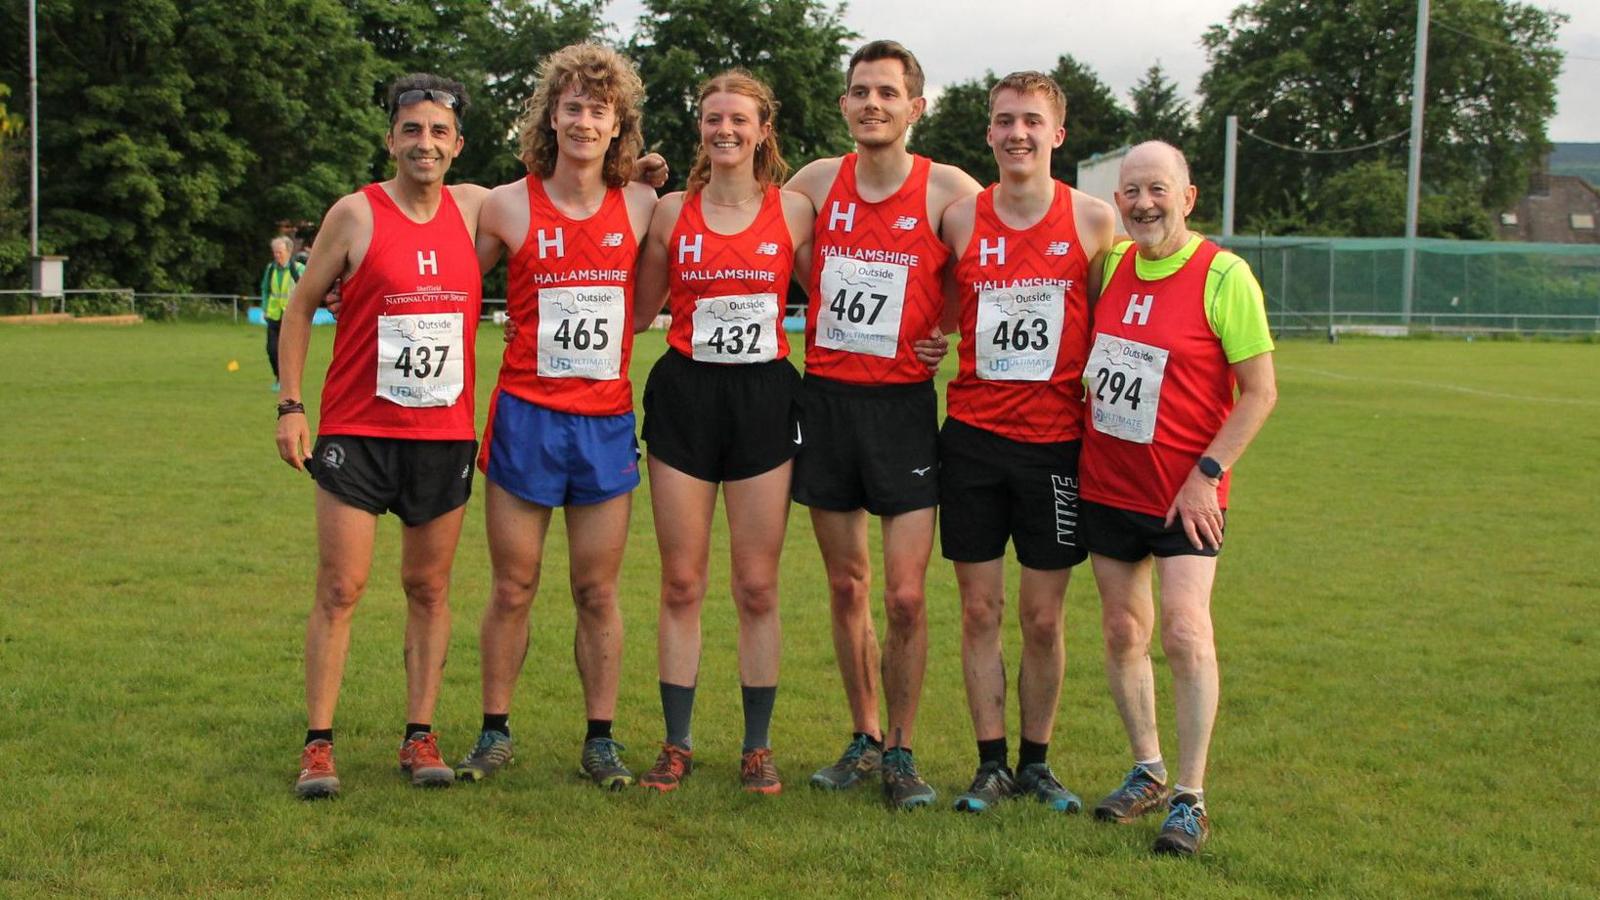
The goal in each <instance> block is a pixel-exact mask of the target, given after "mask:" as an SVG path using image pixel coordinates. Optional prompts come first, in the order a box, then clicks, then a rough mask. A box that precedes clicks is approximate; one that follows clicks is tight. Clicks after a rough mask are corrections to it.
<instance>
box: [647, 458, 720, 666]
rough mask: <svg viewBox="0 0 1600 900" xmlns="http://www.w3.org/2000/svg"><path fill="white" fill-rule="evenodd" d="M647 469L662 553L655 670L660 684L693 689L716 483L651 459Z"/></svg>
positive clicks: (697, 663) (697, 664)
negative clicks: (661, 682) (648, 470)
mask: <svg viewBox="0 0 1600 900" xmlns="http://www.w3.org/2000/svg"><path fill="white" fill-rule="evenodd" d="M649 467H650V507H651V510H652V512H653V513H654V515H655V524H656V528H655V531H656V543H657V545H658V546H659V547H660V550H661V615H660V620H659V622H658V624H657V630H656V650H657V663H656V668H657V672H658V673H659V675H660V678H661V680H662V681H665V682H667V683H668V684H677V685H682V686H684V687H693V686H694V684H695V681H696V679H697V678H698V677H699V674H700V607H701V604H702V603H703V602H704V601H705V596H706V570H707V566H708V565H709V562H710V552H711V550H710V547H711V514H712V512H713V511H714V510H715V508H716V504H717V485H716V484H715V483H714V482H710V481H701V480H700V479H698V478H695V477H694V476H692V475H688V474H686V473H684V472H680V471H678V470H677V469H674V468H673V467H671V466H669V465H667V464H666V463H664V462H662V461H661V460H659V459H656V458H655V457H654V456H652V457H650V459H649Z"/></svg>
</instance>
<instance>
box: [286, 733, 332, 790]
mask: <svg viewBox="0 0 1600 900" xmlns="http://www.w3.org/2000/svg"><path fill="white" fill-rule="evenodd" d="M294 793H295V796H297V797H299V798H300V799H301V800H316V799H319V798H322V797H334V796H338V794H339V774H338V773H337V772H335V771H334V769H333V744H332V742H330V741H324V740H315V741H312V742H311V743H309V744H307V745H306V748H305V749H304V750H302V751H301V752H300V777H299V778H298V779H296V780H295V783H294Z"/></svg>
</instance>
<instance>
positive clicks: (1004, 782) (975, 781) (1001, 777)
mask: <svg viewBox="0 0 1600 900" xmlns="http://www.w3.org/2000/svg"><path fill="white" fill-rule="evenodd" d="M1016 793H1017V783H1016V782H1015V781H1013V780H1012V778H1011V770H1009V769H1007V768H1006V767H1005V766H1004V765H1002V764H1001V763H997V762H986V763H984V764H983V765H980V766H978V773H977V774H976V775H974V776H972V786H971V787H968V788H967V792H966V793H964V794H962V795H961V796H959V797H957V798H956V811H957V812H984V811H986V810H988V809H990V808H992V807H994V806H997V805H998V804H999V803H1000V801H1001V800H1004V799H1006V798H1007V797H1011V796H1014V795H1015V794H1016Z"/></svg>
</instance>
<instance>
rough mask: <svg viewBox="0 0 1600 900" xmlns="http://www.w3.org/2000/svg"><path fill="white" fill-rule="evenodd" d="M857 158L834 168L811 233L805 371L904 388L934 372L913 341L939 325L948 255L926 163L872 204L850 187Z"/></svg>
mask: <svg viewBox="0 0 1600 900" xmlns="http://www.w3.org/2000/svg"><path fill="white" fill-rule="evenodd" d="M856 161H857V157H856V154H854V153H851V154H849V155H847V156H845V157H844V159H843V160H841V161H840V163H839V173H838V175H836V176H835V177H834V179H833V187H831V188H830V189H829V190H828V197H827V199H826V200H825V201H824V202H823V204H822V208H821V209H820V210H819V211H818V213H817V221H816V225H815V226H813V229H814V230H813V234H814V238H813V241H812V255H811V259H812V265H811V282H810V284H809V285H808V286H807V287H808V290H807V296H808V298H809V302H808V303H807V304H806V372H807V373H809V374H813V375H821V376H823V377H824V378H832V379H834V380H836V381H845V382H850V383H852V384H908V383H914V382H920V381H928V380H929V379H931V378H933V373H932V372H929V371H928V367H927V366H925V365H923V364H922V363H920V362H918V361H917V358H916V354H915V353H914V352H913V351H912V347H911V345H912V343H913V342H914V341H917V340H920V339H922V338H925V337H927V336H928V335H929V334H930V333H931V332H932V331H933V328H934V326H936V325H937V324H938V322H939V316H940V314H941V313H942V312H943V307H944V296H943V290H942V286H941V284H940V273H941V270H942V269H943V268H944V263H945V259H946V258H947V257H948V256H949V255H950V251H949V250H948V249H947V248H946V247H945V245H944V243H943V242H942V241H940V240H939V235H938V234H936V233H935V232H934V229H933V223H931V222H929V221H928V172H929V171H930V170H932V168H933V164H932V163H931V162H930V161H929V160H928V158H927V157H925V156H916V157H913V158H912V163H911V174H910V175H908V176H906V180H905V183H904V184H902V185H900V189H899V190H898V191H895V193H894V194H893V195H891V196H889V197H886V198H884V199H883V200H880V201H878V202H877V203H869V202H867V201H866V200H863V199H861V193H860V191H859V190H858V189H857V188H856Z"/></svg>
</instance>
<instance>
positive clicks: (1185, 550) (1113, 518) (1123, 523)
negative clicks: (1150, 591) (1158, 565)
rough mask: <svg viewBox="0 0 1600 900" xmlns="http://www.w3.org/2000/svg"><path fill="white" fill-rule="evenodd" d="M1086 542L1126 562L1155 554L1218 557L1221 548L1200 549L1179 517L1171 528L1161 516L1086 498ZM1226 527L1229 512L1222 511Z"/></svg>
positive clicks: (1104, 554) (1137, 560) (1084, 518)
mask: <svg viewBox="0 0 1600 900" xmlns="http://www.w3.org/2000/svg"><path fill="white" fill-rule="evenodd" d="M1082 515H1083V532H1084V544H1085V545H1086V546H1088V548H1089V552H1090V553H1098V554H1100V555H1101V556H1109V557H1111V558H1112V559H1117V560H1121V561H1123V562H1130V563H1131V562H1139V561H1140V560H1142V559H1144V558H1145V557H1147V556H1150V555H1151V554H1154V555H1156V556H1161V557H1166V556H1216V555H1217V552H1218V548H1213V547H1207V548H1206V549H1204V550H1196V549H1195V548H1194V545H1193V544H1191V543H1189V536H1188V535H1187V534H1184V533H1183V523H1182V522H1180V521H1178V520H1177V519H1176V518H1174V519H1173V520H1172V527H1170V528H1169V527H1167V525H1166V522H1165V520H1164V519H1163V518H1162V517H1161V516H1152V515H1148V514H1146V513H1142V512H1134V511H1133V510H1131V509H1119V508H1117V507H1115V506H1105V505H1103V504H1100V503H1091V502H1089V501H1088V500H1085V501H1083V513H1082ZM1222 528H1223V531H1224V532H1226V531H1227V528H1228V513H1227V511H1226V510H1224V511H1223V513H1222Z"/></svg>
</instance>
